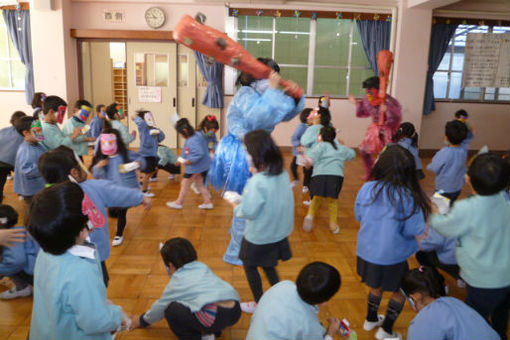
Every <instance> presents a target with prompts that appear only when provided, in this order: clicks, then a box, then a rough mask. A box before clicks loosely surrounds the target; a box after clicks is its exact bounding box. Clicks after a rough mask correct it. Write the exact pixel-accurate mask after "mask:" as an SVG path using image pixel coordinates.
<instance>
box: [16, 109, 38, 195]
mask: <svg viewBox="0 0 510 340" xmlns="http://www.w3.org/2000/svg"><path fill="white" fill-rule="evenodd" d="M34 121H36V119H35V118H33V117H28V116H26V117H22V118H20V119H19V120H18V121H17V122H16V130H17V131H18V133H19V134H20V135H22V136H23V138H24V139H25V141H24V142H23V143H21V145H20V146H19V148H18V151H17V153H16V162H15V166H14V174H15V175H14V192H15V193H17V194H18V195H21V196H23V198H24V199H25V201H26V202H27V204H30V200H31V198H32V196H34V195H35V194H36V193H37V192H38V191H39V190H41V189H42V188H44V184H45V182H44V179H43V178H42V176H41V174H40V173H39V169H38V168H37V163H38V162H39V158H40V157H41V156H42V154H43V153H45V152H46V148H45V147H44V146H43V145H41V144H40V143H39V139H38V138H37V136H36V134H35V132H34V130H33V129H32V122H34Z"/></svg>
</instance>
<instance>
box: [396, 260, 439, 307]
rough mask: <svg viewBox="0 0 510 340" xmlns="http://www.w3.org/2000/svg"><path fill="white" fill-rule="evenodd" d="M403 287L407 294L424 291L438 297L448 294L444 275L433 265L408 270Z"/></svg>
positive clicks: (423, 292) (428, 294)
mask: <svg viewBox="0 0 510 340" xmlns="http://www.w3.org/2000/svg"><path fill="white" fill-rule="evenodd" d="M401 287H402V290H403V291H404V293H405V294H406V295H407V296H409V295H411V294H414V293H422V294H425V295H427V296H430V297H432V298H435V299H437V298H440V297H441V296H445V295H446V293H445V290H444V277H443V276H442V275H441V274H439V272H438V271H437V269H436V268H433V267H425V266H421V267H419V268H415V269H412V270H410V271H408V272H407V274H406V275H404V278H403V279H402V283H401Z"/></svg>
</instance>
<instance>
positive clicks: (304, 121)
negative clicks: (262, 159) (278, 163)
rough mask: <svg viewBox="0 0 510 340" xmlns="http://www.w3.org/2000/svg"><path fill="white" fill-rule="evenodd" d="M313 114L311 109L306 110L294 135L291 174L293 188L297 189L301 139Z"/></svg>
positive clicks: (304, 173) (301, 114)
mask: <svg viewBox="0 0 510 340" xmlns="http://www.w3.org/2000/svg"><path fill="white" fill-rule="evenodd" d="M311 112H312V109H311V108H306V109H304V110H303V111H301V113H300V114H299V121H300V122H301V123H299V125H298V126H297V127H296V130H294V133H293V134H292V138H291V142H292V154H293V155H294V157H293V158H292V162H291V163H290V172H291V173H292V179H293V181H292V183H291V185H292V187H295V186H296V185H298V183H299V175H298V172H297V167H298V165H297V163H296V161H297V157H298V156H299V155H300V151H299V147H300V146H301V137H302V136H303V134H304V133H305V131H306V129H307V128H308V124H307V120H308V116H309V115H310V113H311ZM305 169H306V168H305V167H303V175H304V176H306V172H305ZM303 185H304V184H303Z"/></svg>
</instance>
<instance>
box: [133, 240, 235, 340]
mask: <svg viewBox="0 0 510 340" xmlns="http://www.w3.org/2000/svg"><path fill="white" fill-rule="evenodd" d="M161 257H162V258H163V262H164V264H165V267H166V270H167V272H168V274H169V275H170V277H171V280H170V282H169V283H168V285H167V286H166V288H165V291H164V292H163V296H162V297H161V298H160V299H159V300H158V301H156V302H155V303H154V304H153V305H152V307H151V309H150V310H149V311H147V312H145V313H144V314H142V315H135V316H133V317H132V319H131V320H132V326H131V329H134V328H138V327H148V326H150V325H151V324H153V323H155V322H157V321H159V320H161V319H163V318H166V320H167V322H168V325H169V326H170V328H171V329H172V331H173V332H174V333H175V335H177V337H178V338H179V339H186V340H194V339H198V340H200V339H210V340H213V339H215V336H218V337H219V336H220V335H221V332H222V331H223V329H225V328H226V327H229V326H232V325H234V324H235V323H237V321H239V319H240V318H241V307H240V305H239V300H240V297H239V294H238V293H237V291H236V290H235V289H234V288H233V287H232V286H231V285H230V284H229V283H228V282H226V281H223V280H222V279H220V278H219V277H218V276H217V275H216V274H214V272H213V271H212V270H211V269H210V268H209V267H208V266H207V265H206V264H204V263H202V262H199V261H198V260H197V252H196V250H195V248H194V247H193V245H192V244H191V242H190V241H188V240H187V239H184V238H180V237H176V238H173V239H170V240H168V241H166V242H165V244H164V245H163V247H162V248H161ZM202 335H204V336H202Z"/></svg>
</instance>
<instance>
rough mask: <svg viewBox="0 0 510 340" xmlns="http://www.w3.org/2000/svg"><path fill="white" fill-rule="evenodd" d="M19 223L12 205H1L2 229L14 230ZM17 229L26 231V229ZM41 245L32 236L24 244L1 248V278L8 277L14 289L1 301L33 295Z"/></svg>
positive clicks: (4, 293) (0, 224)
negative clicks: (36, 261)
mask: <svg viewBox="0 0 510 340" xmlns="http://www.w3.org/2000/svg"><path fill="white" fill-rule="evenodd" d="M16 223H18V213H17V212H16V210H14V209H13V208H12V207H11V206H10V205H4V204H0V229H10V228H13V227H14V226H15V225H16ZM15 228H16V229H20V230H23V231H26V230H25V228H24V227H21V226H18V227H15ZM38 252H39V245H38V244H37V242H36V241H35V240H34V239H33V238H32V237H31V236H30V235H27V239H26V240H25V242H23V243H16V244H14V245H13V246H12V247H0V258H1V259H0V277H3V276H8V277H9V278H10V279H11V281H12V282H13V283H14V287H13V288H11V289H9V290H7V291H5V292H3V293H1V294H0V299H4V300H7V299H15V298H18V297H24V296H29V295H31V294H32V286H33V284H34V276H33V275H34V265H35V259H36V257H37V253H38Z"/></svg>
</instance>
